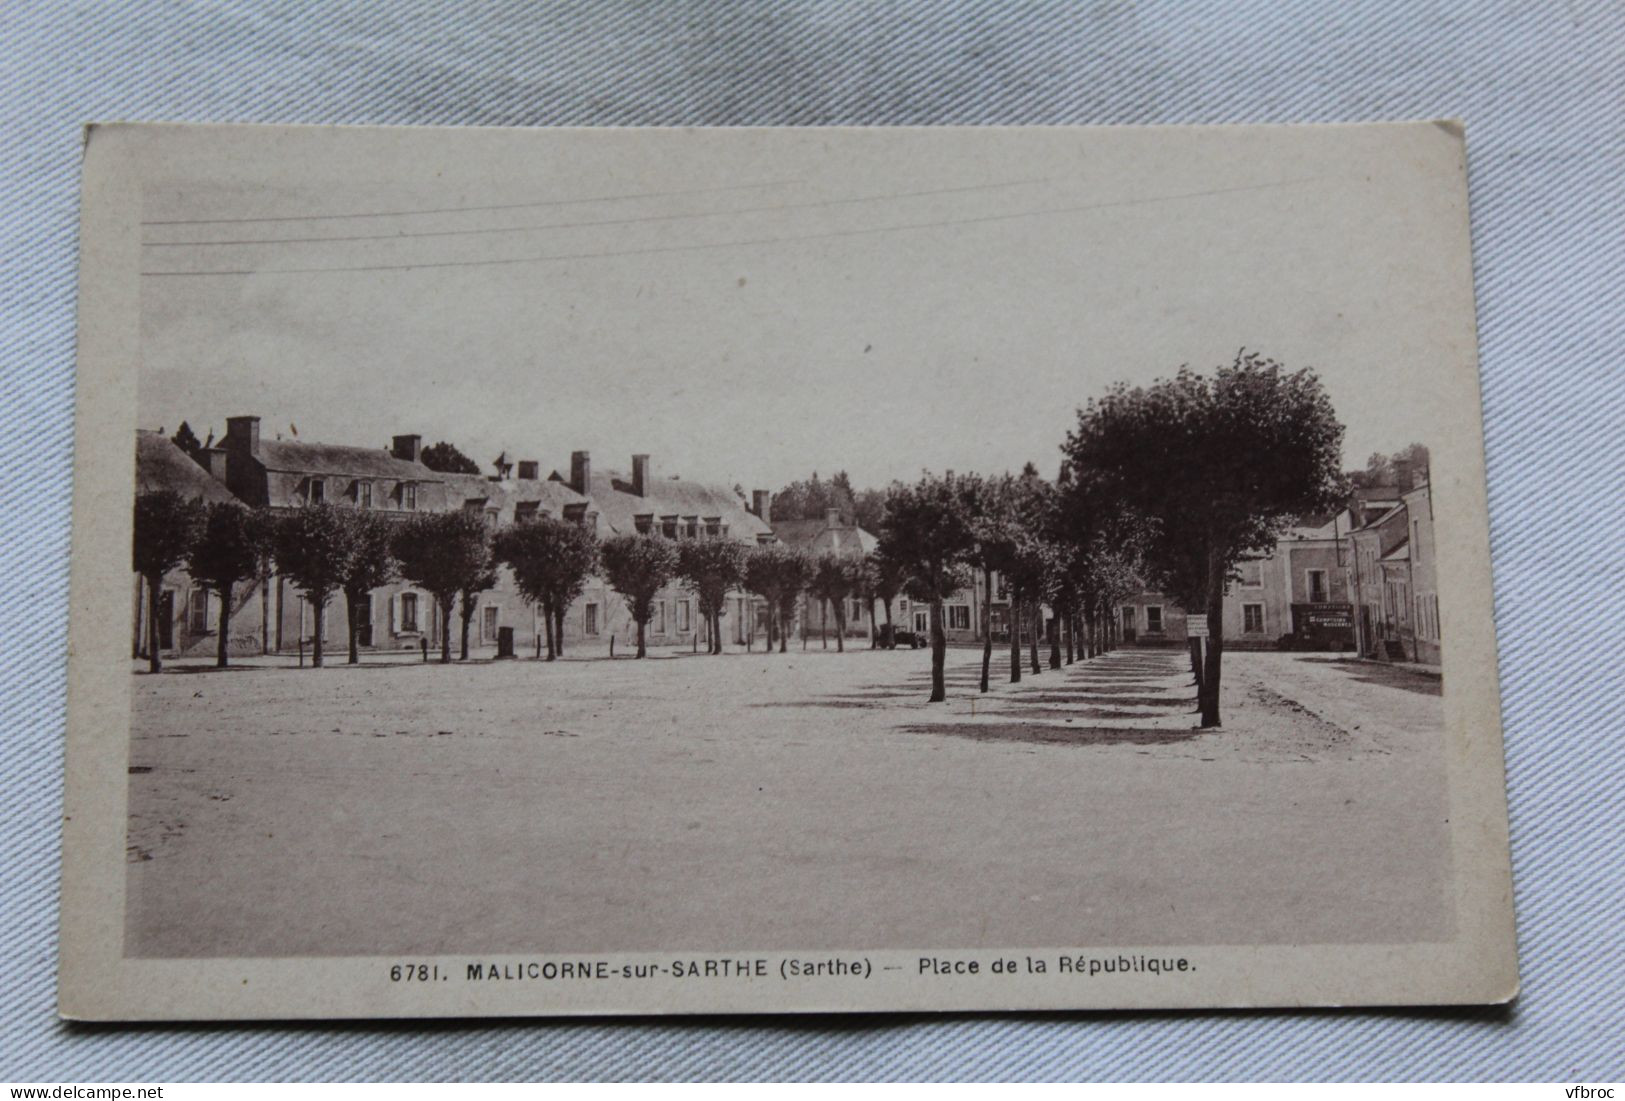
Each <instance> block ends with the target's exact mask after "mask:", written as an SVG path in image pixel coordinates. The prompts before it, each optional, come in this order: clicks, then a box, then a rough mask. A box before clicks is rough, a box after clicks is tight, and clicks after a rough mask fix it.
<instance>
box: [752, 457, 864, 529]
mask: <svg viewBox="0 0 1625 1101" xmlns="http://www.w3.org/2000/svg"><path fill="white" fill-rule="evenodd" d="M832 508H833V509H839V510H840V513H841V521H842V522H843V523H851V522H852V517H853V515H854V512H855V508H854V503H853V495H852V482H851V480H850V479H849V478H847V476H846V471H844V470H843V471H841V472H840V473H839V474H837V475H835V477H834V478H832V479H830V480H829V481H827V482H826V481H823V480H821V479H820V478H819V477H818V472H817V471H814V472H813V475H812V477H810V478H808V479H806V480H805V481H799V482H791V483H790V484H789V485H787V486H785V487H784V488H783V489H781V490H779V492H778V493H776V494H774V496H773V505H772V508H771V509H770V512H771V513H772V519H774V520H822V519H823V518H824V515H825V513H826V511H827V510H829V509H832Z"/></svg>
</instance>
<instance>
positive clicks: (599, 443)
mask: <svg viewBox="0 0 1625 1101" xmlns="http://www.w3.org/2000/svg"><path fill="white" fill-rule="evenodd" d="M1424 129H1425V128H1415V129H1413V130H1411V131H1407V132H1405V133H1406V135H1407V136H1406V138H1405V140H1403V141H1401V142H1399V143H1397V147H1396V143H1395V142H1394V141H1393V135H1394V134H1395V133H1396V132H1395V131H1393V130H1380V131H1379V130H1367V129H1360V128H1338V129H1332V128H1324V129H1316V130H1313V131H1302V132H1299V133H1289V132H1286V131H1283V130H1280V129H1274V130H1269V131H1243V130H1236V129H1232V130H1224V129H1207V130H1184V131H1179V130H1168V131H1162V132H1160V133H1157V132H1148V131H1135V132H1125V131H1106V130H1083V131H1075V130H1037V131H1011V130H984V131H977V132H974V133H971V134H968V135H967V134H964V133H963V132H961V133H958V134H956V133H954V132H951V131H943V130H937V131H928V130H896V131H890V132H873V131H813V132H806V131H803V132H778V133H770V132H762V131H732V132H727V131H699V132H695V131H656V132H644V133H642V134H641V135H639V134H637V133H633V132H629V131H613V132H607V133H606V132H590V131H575V132H569V131H564V132H557V131H555V132H546V133H540V134H538V133H534V132H532V133H525V132H520V131H485V132H483V133H479V134H466V133H465V134H461V135H448V134H447V133H446V132H444V131H441V132H438V135H437V134H436V133H435V132H417V133H411V134H407V133H403V132H400V131H396V132H389V131H367V132H364V133H363V134H362V135H361V136H359V137H356V136H352V139H351V140H349V141H345V140H342V139H341V137H339V136H335V135H333V134H331V133H330V132H326V131H320V130H315V129H310V130H303V131H288V130H268V131H262V132H261V135H260V136H259V137H258V138H256V137H254V136H253V135H249V136H240V135H232V136H230V137H225V136H221V137H219V138H218V140H217V139H216V138H215V137H212V136H211V135H224V133H225V132H223V131H207V130H203V131H200V132H197V133H193V134H183V135H182V136H180V137H177V138H176V140H175V143H174V148H172V149H171V150H169V151H168V153H167V154H166V155H163V156H159V157H155V158H154V162H153V165H152V167H150V168H149V169H148V170H147V171H146V173H145V175H146V177H147V178H146V181H145V184H146V186H145V192H144V194H145V206H144V217H145V219H146V220H147V222H146V224H145V225H144V227H143V235H144V240H145V242H146V243H147V244H146V247H144V248H143V250H142V257H141V263H142V267H143V269H144V271H146V272H148V273H156V272H183V271H184V272H209V273H213V274H198V275H157V274H146V275H144V276H143V278H142V281H141V299H142V347H141V353H140V354H141V372H140V383H139V400H138V421H139V423H140V424H141V425H142V426H143V427H159V426H162V427H164V428H165V429H166V430H168V431H171V432H173V431H174V429H175V427H176V426H177V425H178V424H179V423H180V421H181V420H182V419H183V418H184V419H186V420H187V421H189V422H190V423H191V424H192V426H193V428H194V429H196V431H197V432H198V435H199V436H200V437H201V436H202V435H204V434H205V433H206V432H207V431H208V430H209V429H210V428H211V427H212V428H213V429H214V431H215V432H216V433H222V432H223V431H224V429H225V419H226V417H228V416H231V415H234V414H239V413H252V414H258V415H259V416H260V417H261V418H262V431H263V432H264V433H265V434H266V435H267V436H273V435H274V434H275V433H277V432H279V431H280V432H282V433H284V434H287V433H288V432H289V426H290V425H296V426H297V428H298V434H299V437H300V438H301V439H312V440H320V441H323V442H330V443H351V444H359V445H384V444H386V443H387V442H388V440H389V437H390V436H392V435H394V434H396V433H403V432H417V433H420V434H421V435H422V436H423V437H424V442H425V443H431V442H434V441H435V440H440V439H446V440H450V441H452V442H454V443H456V444H457V445H458V446H459V447H460V448H462V449H463V450H464V451H465V452H467V453H468V454H469V455H470V456H472V457H473V458H474V459H475V460H476V461H478V462H480V463H482V464H488V463H489V461H490V460H491V459H492V458H493V457H495V455H496V454H497V453H498V452H499V451H502V450H507V451H508V453H509V455H510V457H514V458H522V459H528V458H534V459H538V460H540V461H541V463H542V469H543V471H544V473H545V472H546V471H547V470H550V469H555V468H558V469H564V470H567V469H568V465H569V458H570V452H571V451H573V450H577V449H586V450H589V451H591V452H592V455H593V460H594V463H595V465H597V466H598V467H599V468H601V469H602V468H621V469H625V468H627V467H628V466H629V463H630V456H631V454H632V453H634V452H648V453H650V454H651V455H652V456H653V463H654V467H655V471H656V473H657V475H659V474H674V473H680V474H682V475H683V476H685V477H695V478H702V479H706V480H714V481H720V482H724V483H727V484H733V483H735V482H738V483H740V484H742V485H743V486H744V487H745V488H746V489H747V490H749V489H751V488H756V487H761V488H769V489H777V488H778V487H780V486H782V485H783V484H785V483H786V482H787V481H789V480H791V479H794V478H799V477H804V476H806V475H807V474H808V473H809V472H811V471H813V470H817V471H818V472H820V473H821V474H824V475H826V476H827V475H829V474H832V473H834V472H835V471H837V470H840V469H845V470H847V471H848V472H849V473H850V475H851V477H852V480H853V482H854V484H855V485H857V486H859V487H863V486H880V485H884V484H885V483H887V482H888V481H890V480H891V479H894V478H909V477H912V476H915V475H917V474H918V472H919V471H920V469H921V468H922V467H923V468H930V469H933V470H941V469H944V468H952V469H956V470H979V471H999V470H1006V469H1017V468H1019V467H1020V466H1021V464H1022V463H1024V462H1026V461H1028V460H1032V461H1034V462H1036V463H1037V464H1038V465H1039V468H1040V469H1041V470H1042V471H1043V472H1044V473H1045V475H1046V476H1053V474H1054V471H1055V467H1056V465H1057V463H1058V461H1059V451H1058V446H1059V444H1060V442H1061V441H1062V439H1063V437H1064V435H1065V433H1066V430H1067V428H1068V427H1069V426H1070V425H1072V424H1073V423H1075V412H1074V411H1075V409H1076V408H1077V407H1078V406H1079V405H1082V404H1083V403H1084V402H1086V401H1087V400H1088V399H1089V398H1090V397H1091V396H1093V395H1096V394H1099V393H1100V392H1101V391H1102V390H1103V389H1104V388H1105V387H1106V386H1107V385H1108V384H1110V383H1111V382H1114V381H1117V380H1127V381H1131V382H1149V381H1150V380H1151V379H1153V378H1155V377H1157V376H1161V375H1167V374H1170V373H1172V372H1174V371H1175V370H1177V369H1178V368H1179V367H1180V366H1181V364H1187V363H1188V364H1190V365H1191V366H1193V367H1196V368H1201V369H1211V368H1213V367H1216V366H1218V365H1220V364H1223V363H1228V362H1229V361H1230V360H1231V358H1232V357H1233V356H1234V354H1235V352H1236V350H1237V349H1238V348H1240V347H1242V346H1244V345H1245V346H1246V347H1248V348H1251V349H1255V350H1257V351H1260V352H1262V353H1264V354H1266V355H1270V356H1273V357H1275V358H1276V359H1279V360H1281V361H1282V362H1284V363H1285V364H1286V365H1287V366H1288V367H1292V368H1296V367H1313V368H1315V369H1316V370H1317V371H1318V372H1319V374H1320V377H1321V379H1322V380H1323V381H1324V383H1325V384H1326V385H1327V387H1328V389H1329V391H1330V393H1331V395H1332V399H1333V402H1334V404H1335V406H1336V408H1337V411H1338V413H1339V415H1340V417H1341V419H1342V420H1343V422H1344V423H1345V425H1346V426H1347V429H1348V431H1347V435H1346V437H1345V465H1346V466H1350V467H1354V466H1359V465H1363V463H1364V460H1365V456H1366V455H1367V454H1369V453H1370V452H1372V451H1375V450H1383V451H1392V450H1396V449H1398V448H1400V447H1402V446H1403V445H1405V444H1407V443H1409V442H1411V441H1412V440H1420V441H1422V442H1424V443H1426V442H1429V426H1430V424H1434V423H1437V421H1438V419H1439V417H1440V415H1441V413H1442V412H1443V410H1442V409H1441V407H1440V404H1439V403H1440V400H1441V399H1440V398H1439V396H1438V393H1439V391H1442V389H1443V387H1442V386H1441V387H1438V388H1435V387H1434V386H1432V385H1430V380H1433V379H1437V378H1438V377H1439V374H1440V372H1441V371H1442V370H1444V369H1447V368H1450V367H1454V366H1459V364H1457V363H1452V362H1449V360H1450V359H1451V357H1458V358H1459V356H1460V354H1461V353H1460V352H1459V350H1453V349H1459V344H1453V343H1452V339H1453V338H1455V337H1457V336H1458V335H1459V334H1455V333H1447V334H1441V333H1440V332H1439V326H1438V325H1437V324H1436V323H1435V319H1436V317H1437V316H1438V315H1439V314H1440V313H1441V312H1443V311H1444V310H1445V306H1444V305H1441V302H1442V301H1443V296H1444V294H1445V291H1446V290H1448V288H1449V287H1452V286H1454V284H1453V283H1452V282H1451V281H1452V280H1453V279H1455V278H1456V277H1457V276H1458V275H1459V272H1458V270H1457V269H1458V268H1459V267H1460V265H1461V263H1462V260H1461V257H1460V256H1458V255H1455V254H1454V253H1453V252H1452V251H1451V249H1450V248H1449V247H1446V246H1447V245H1448V243H1449V234H1448V233H1444V235H1443V240H1444V244H1441V232H1442V231H1441V229H1440V224H1441V222H1444V223H1445V225H1446V228H1458V227H1456V226H1455V224H1454V223H1451V222H1450V218H1451V216H1452V215H1454V216H1456V217H1459V216H1460V215H1459V213H1455V212H1454V211H1453V209H1452V208H1451V207H1450V204H1449V202H1447V201H1446V200H1447V199H1450V198H1452V196H1444V197H1443V198H1440V197H1438V196H1435V195H1433V194H1432V191H1433V190H1438V188H1437V182H1438V179H1439V172H1440V164H1441V163H1442V159H1443V158H1444V157H1445V156H1446V153H1445V152H1444V151H1443V138H1442V137H1439V138H1438V141H1437V143H1435V142H1434V141H1433V139H1430V138H1429V137H1428V136H1427V134H1426V133H1423V132H1421V131H1422V130H1424ZM267 134H275V135H279V139H278V140H277V141H274V142H273V141H270V140H268V139H267V138H265V135H267ZM1435 144H1437V146H1438V148H1435ZM1424 185H1427V186H1424ZM1430 188H1431V190H1430ZM356 215H365V216H356ZM202 219H207V221H202ZM561 223H562V224H561ZM313 237H322V238H342V239H338V240H326V241H310V240H299V239H307V238H313ZM250 240H253V241H265V240H272V241H273V242H274V243H266V244H258V245H255V244H244V243H226V244H218V245H198V244H188V245H185V246H172V247H163V246H162V245H160V244H159V243H160V242H202V241H220V242H244V241H250ZM492 261H497V262H496V263H493V262H492ZM412 265H429V266H412ZM434 265H442V266H434ZM291 269H297V270H291ZM311 269H316V270H311ZM355 269H362V270H355Z"/></svg>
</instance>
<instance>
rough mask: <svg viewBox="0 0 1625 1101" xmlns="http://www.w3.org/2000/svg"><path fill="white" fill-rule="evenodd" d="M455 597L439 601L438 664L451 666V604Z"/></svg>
mask: <svg viewBox="0 0 1625 1101" xmlns="http://www.w3.org/2000/svg"><path fill="white" fill-rule="evenodd" d="M456 599H457V598H456V597H455V596H448V597H443V598H441V601H440V664H441V665H450V664H451V604H452V601H454V600H456Z"/></svg>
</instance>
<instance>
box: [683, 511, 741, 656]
mask: <svg viewBox="0 0 1625 1101" xmlns="http://www.w3.org/2000/svg"><path fill="white" fill-rule="evenodd" d="M677 575H678V576H679V577H681V578H682V579H683V586H684V587H685V588H686V589H688V591H689V592H691V593H693V594H694V599H695V602H696V603H697V604H698V605H699V608H700V615H702V616H704V617H705V622H706V623H707V624H708V625H709V626H710V634H711V646H710V653H713V654H720V653H722V610H723V605H724V604H725V603H726V601H727V598H728V593H729V591H730V590H733V589H737V588H738V587H739V586H740V585H741V584H743V583H744V579H745V547H744V544H742V543H739V542H736V541H735V540H732V539H689V540H686V541H684V542H682V543H680V544H678V547H677Z"/></svg>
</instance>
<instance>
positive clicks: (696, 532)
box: [683, 516, 700, 539]
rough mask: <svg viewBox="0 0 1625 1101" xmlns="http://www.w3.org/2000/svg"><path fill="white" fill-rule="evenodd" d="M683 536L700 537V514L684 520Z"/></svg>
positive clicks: (688, 537) (689, 537)
mask: <svg viewBox="0 0 1625 1101" xmlns="http://www.w3.org/2000/svg"><path fill="white" fill-rule="evenodd" d="M683 536H684V538H687V539H698V538H699V537H700V518H699V517H698V516H690V517H688V519H686V520H684V521H683Z"/></svg>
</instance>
